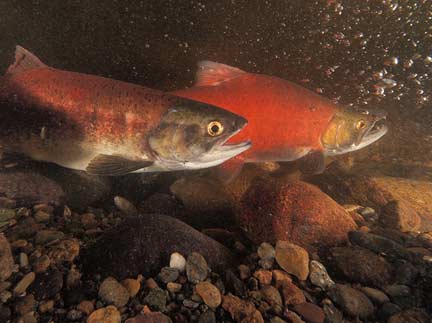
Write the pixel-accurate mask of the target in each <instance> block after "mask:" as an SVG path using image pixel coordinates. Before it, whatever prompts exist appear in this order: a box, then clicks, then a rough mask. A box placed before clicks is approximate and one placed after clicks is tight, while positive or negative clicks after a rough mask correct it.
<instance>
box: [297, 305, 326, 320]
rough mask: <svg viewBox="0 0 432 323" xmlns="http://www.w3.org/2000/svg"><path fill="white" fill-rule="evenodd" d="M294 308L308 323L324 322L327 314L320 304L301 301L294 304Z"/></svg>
mask: <svg viewBox="0 0 432 323" xmlns="http://www.w3.org/2000/svg"><path fill="white" fill-rule="evenodd" d="M293 310H294V312H296V313H297V314H299V315H300V316H301V317H302V318H303V319H304V320H305V321H306V322H308V323H324V319H325V314H324V311H323V309H322V308H321V307H319V306H318V305H315V304H312V303H301V304H297V305H294V307H293Z"/></svg>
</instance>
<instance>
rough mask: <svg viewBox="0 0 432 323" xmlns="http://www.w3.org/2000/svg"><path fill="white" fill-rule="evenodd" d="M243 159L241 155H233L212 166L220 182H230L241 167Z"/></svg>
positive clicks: (225, 183)
mask: <svg viewBox="0 0 432 323" xmlns="http://www.w3.org/2000/svg"><path fill="white" fill-rule="evenodd" d="M244 163H245V160H244V158H243V156H235V157H233V158H231V159H229V160H227V161H226V162H224V163H223V164H221V165H219V166H217V167H215V168H214V174H215V175H216V177H217V178H218V179H219V181H220V182H222V184H224V185H227V184H229V183H231V182H232V181H233V180H234V179H235V178H236V177H237V176H238V175H239V174H240V172H241V170H242V169H243V165H244Z"/></svg>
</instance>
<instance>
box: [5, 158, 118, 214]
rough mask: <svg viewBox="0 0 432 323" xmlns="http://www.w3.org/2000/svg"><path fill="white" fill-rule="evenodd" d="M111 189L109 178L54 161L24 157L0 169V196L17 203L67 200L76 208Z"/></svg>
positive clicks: (108, 192) (23, 204)
mask: <svg viewBox="0 0 432 323" xmlns="http://www.w3.org/2000/svg"><path fill="white" fill-rule="evenodd" d="M110 193H111V186H110V183H109V181H108V179H106V178H103V177H99V176H91V175H89V174H87V173H85V172H80V171H74V170H70V169H66V168H63V167H60V166H57V165H54V164H47V163H38V162H35V161H23V162H20V164H19V166H17V167H14V168H10V169H2V170H1V172H0V196H6V197H8V198H11V199H14V200H16V201H17V205H19V206H29V205H32V204H35V203H49V204H55V205H60V204H66V205H68V206H70V207H72V208H74V209H76V210H78V211H79V210H85V209H86V208H87V206H89V205H91V204H94V203H95V202H99V201H102V200H104V199H106V198H107V197H108V196H109V195H110Z"/></svg>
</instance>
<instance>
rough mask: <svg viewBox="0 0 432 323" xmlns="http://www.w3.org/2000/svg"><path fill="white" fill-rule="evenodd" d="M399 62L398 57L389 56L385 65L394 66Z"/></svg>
mask: <svg viewBox="0 0 432 323" xmlns="http://www.w3.org/2000/svg"><path fill="white" fill-rule="evenodd" d="M398 63H399V59H398V58H397V57H394V56H393V57H388V58H386V59H385V60H384V65H386V66H394V65H397V64H398Z"/></svg>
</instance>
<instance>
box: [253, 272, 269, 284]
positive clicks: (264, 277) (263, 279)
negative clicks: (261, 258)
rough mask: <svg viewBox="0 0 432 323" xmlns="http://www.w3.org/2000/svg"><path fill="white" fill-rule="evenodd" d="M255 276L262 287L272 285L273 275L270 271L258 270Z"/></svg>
mask: <svg viewBox="0 0 432 323" xmlns="http://www.w3.org/2000/svg"><path fill="white" fill-rule="evenodd" d="M253 276H254V277H255V278H256V279H258V281H259V283H260V285H261V286H264V285H270V284H271V282H272V278H273V273H272V272H271V271H269V270H265V269H258V270H257V271H256V272H254V274H253Z"/></svg>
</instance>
